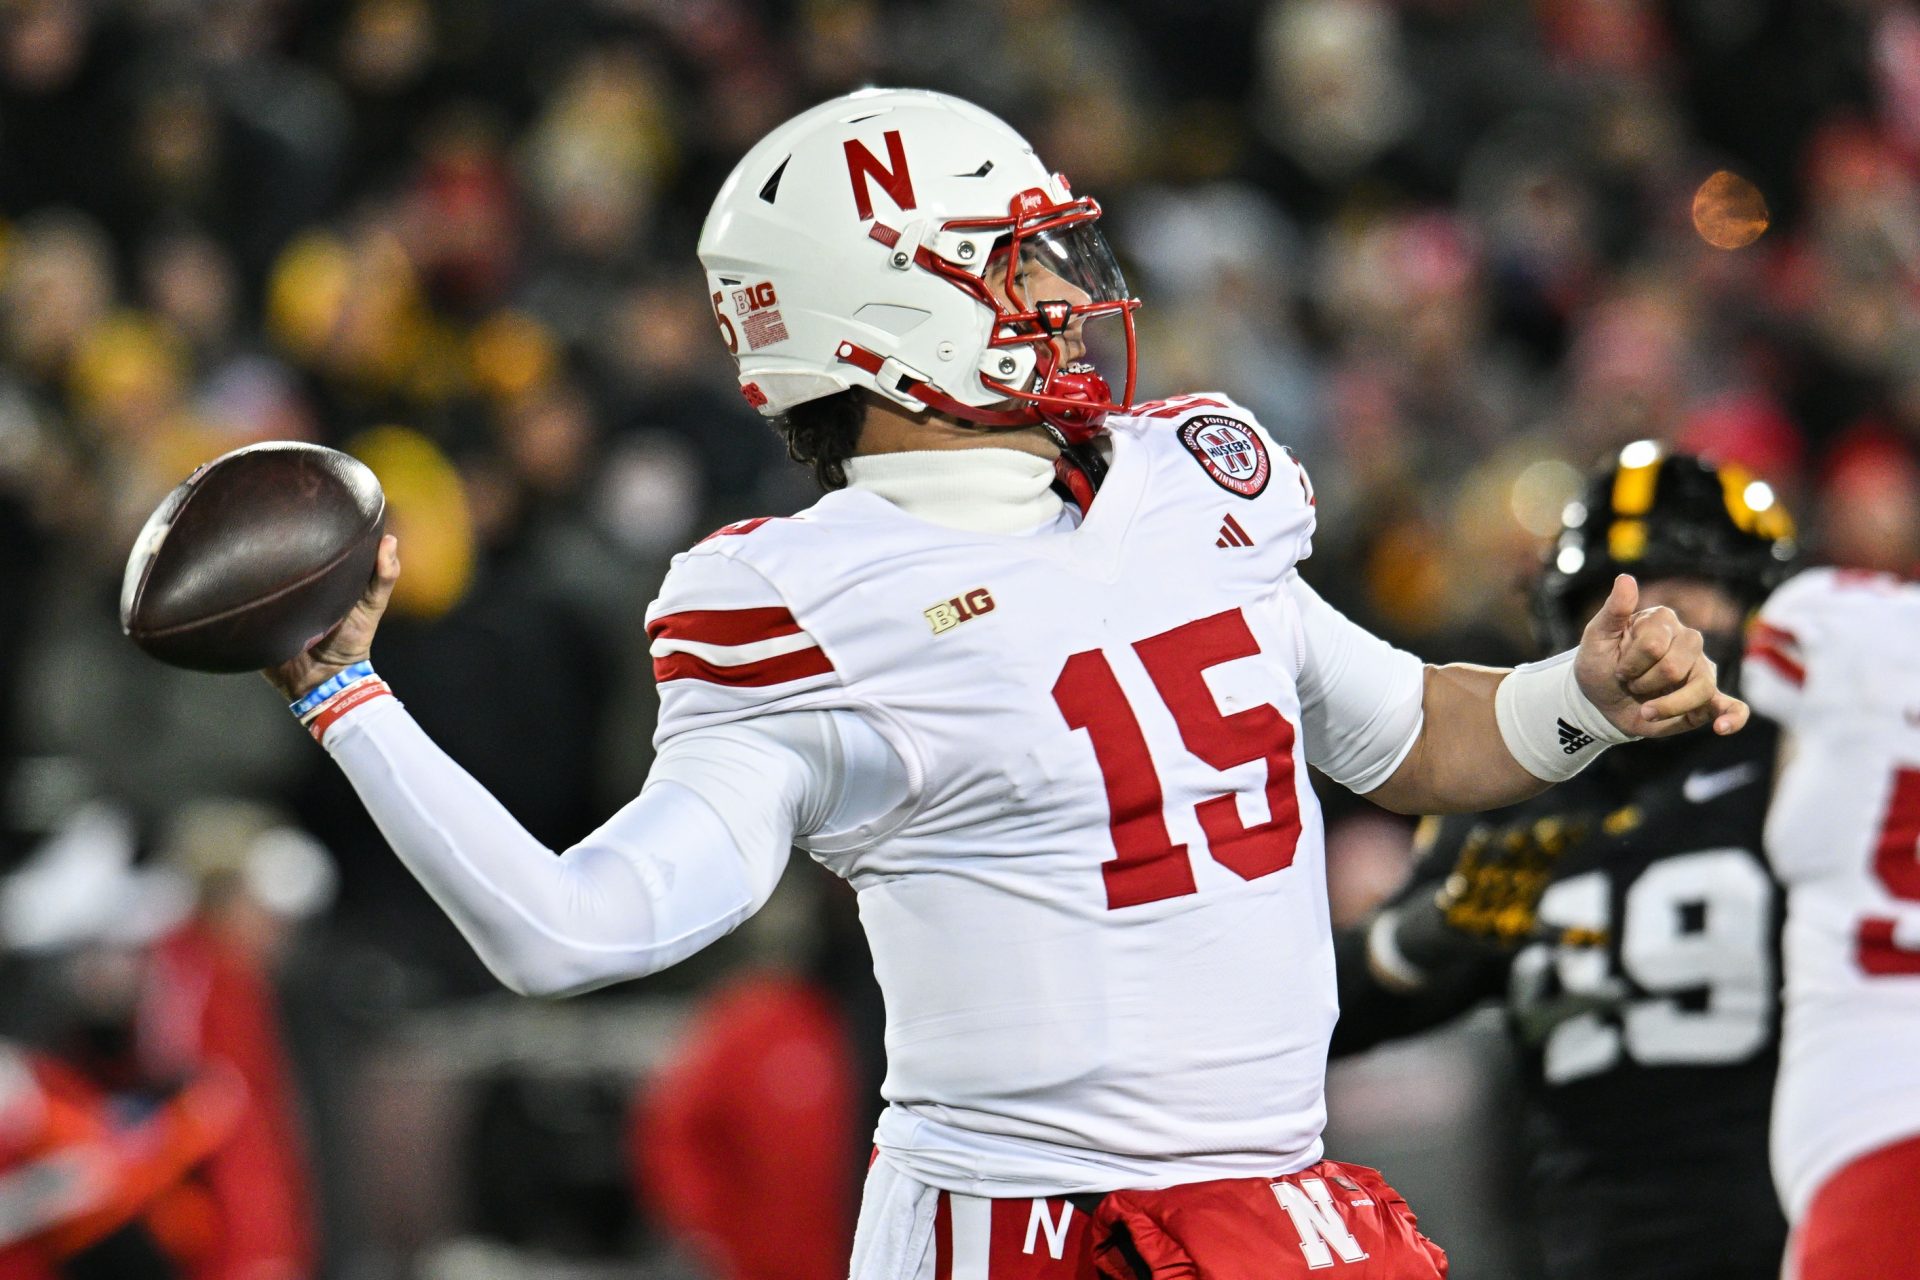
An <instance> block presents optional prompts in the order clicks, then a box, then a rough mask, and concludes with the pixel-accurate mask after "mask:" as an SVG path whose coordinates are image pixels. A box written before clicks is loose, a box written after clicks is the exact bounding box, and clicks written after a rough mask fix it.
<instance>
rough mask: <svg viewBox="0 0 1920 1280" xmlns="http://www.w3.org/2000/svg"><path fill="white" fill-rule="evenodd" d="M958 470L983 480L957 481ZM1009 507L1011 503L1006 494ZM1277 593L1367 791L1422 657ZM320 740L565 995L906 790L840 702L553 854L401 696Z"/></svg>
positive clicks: (701, 745)
mask: <svg viewBox="0 0 1920 1280" xmlns="http://www.w3.org/2000/svg"><path fill="white" fill-rule="evenodd" d="M873 461H876V462H881V465H879V466H878V467H874V468H871V469H870V470H871V471H872V473H873V474H871V475H862V474H860V473H859V472H858V471H857V470H856V468H854V467H849V473H850V474H852V475H853V476H854V480H855V482H856V483H860V482H861V481H862V480H865V481H867V483H866V484H865V485H863V487H871V488H873V489H875V490H876V491H877V492H880V493H881V494H882V495H883V496H885V497H887V498H888V499H889V500H890V501H893V502H895V503H897V504H898V505H900V506H901V507H903V508H905V509H906V510H908V511H911V512H913V513H915V514H916V515H923V516H925V517H926V518H933V517H934V516H935V515H937V516H938V517H939V519H938V521H937V522H938V523H947V524H958V523H961V522H962V520H963V519H964V518H965V512H966V510H967V508H965V507H963V506H958V505H956V504H953V503H952V502H951V495H952V494H953V493H954V492H955V491H956V490H959V491H962V492H966V491H968V490H969V488H971V491H972V492H974V493H983V492H984V493H988V494H1004V495H1005V498H1004V500H1003V501H1002V502H1000V503H997V504H988V506H989V509H988V510H986V511H984V512H981V513H979V514H977V515H976V516H975V517H974V518H973V520H972V521H969V522H968V523H975V524H978V526H979V527H980V528H983V529H992V530H993V531H996V532H1004V531H1006V526H1008V525H1010V524H1018V525H1020V526H1021V527H1024V528H1028V529H1031V530H1033V531H1034V532H1036V533H1039V532H1042V531H1045V530H1050V529H1055V528H1058V527H1060V526H1062V525H1066V524H1069V523H1070V521H1071V513H1069V512H1063V511H1062V509H1061V508H1060V507H1059V505H1058V499H1057V498H1053V496H1052V495H1051V493H1047V492H1045V491H1044V488H1043V487H1042V488H1041V489H1039V490H1036V486H1035V482H1036V481H1037V480H1038V479H1039V477H1038V475H1037V473H1034V462H1035V460H1033V459H1031V458H1029V457H1028V456H1027V455H1024V454H1016V453H1013V451H1010V450H1001V449H978V450H966V451H956V452H955V453H953V454H948V455H946V456H943V457H941V458H939V459H937V460H935V461H937V463H938V464H939V465H938V466H918V465H914V461H915V460H914V458H913V457H912V456H911V455H909V456H908V458H907V465H902V466H891V465H888V463H887V462H882V461H881V460H877V459H876V460H873ZM968 470H974V471H977V472H978V475H977V476H975V477H973V478H974V479H975V480H977V481H978V483H977V484H975V485H972V486H968V485H967V483H966V482H967V480H968V476H967V475H965V474H963V473H964V472H966V471H968ZM1029 473H1034V474H1029ZM921 489H924V490H925V495H924V496H925V498H926V501H925V502H924V503H922V502H918V501H916V496H917V495H918V494H919V492H920V490H921ZM1047 499H1051V500H1052V505H1049V503H1048V501H1047ZM1010 504H1017V512H1009V511H1008V510H1006V509H1003V508H1005V507H1007V506H1008V505H1010ZM976 510H977V509H976ZM1284 589H1285V590H1288V591H1290V592H1291V593H1292V594H1293V597H1294V600H1295V603H1296V606H1297V607H1298V609H1299V612H1300V616H1301V618H1302V621H1303V624H1304V628H1305V645H1306V657H1307V663H1306V669H1305V670H1304V671H1303V673H1302V678H1301V696H1302V706H1303V712H1304V717H1303V718H1304V720H1305V722H1306V730H1307V731H1306V734H1305V737H1306V741H1307V744H1308V748H1309V751H1308V758H1309V759H1310V760H1312V761H1313V762H1314V763H1315V764H1316V765H1319V766H1320V767H1322V768H1324V769H1326V770H1327V771H1328V772H1329V773H1330V774H1331V775H1332V776H1333V777H1335V778H1336V779H1337V780H1340V781H1342V782H1345V783H1347V785H1349V786H1353V787H1355V788H1356V789H1358V790H1370V789H1372V787H1374V786H1378V785H1379V784H1380V783H1381V782H1382V781H1384V780H1385V779H1386V778H1387V777H1388V776H1389V775H1390V774H1391V773H1392V771H1393V769H1394V768H1396V767H1397V766H1398V764H1399V762H1400V760H1401V759H1402V758H1404V756H1405V755H1406V752H1407V750H1408V749H1409V748H1410V747H1411V745H1412V743H1413V740H1414V739H1415V738H1416V737H1417V736H1418V734H1419V732H1420V727H1421V717H1420V688H1421V666H1420V663H1419V661H1418V660H1417V659H1415V658H1413V657H1412V656H1411V655H1408V654H1406V653H1403V652H1400V651H1398V650H1394V649H1392V648H1391V647H1389V646H1387V645H1386V644H1384V643H1383V642H1381V641H1379V640H1378V639H1376V638H1375V637H1373V636H1372V635H1370V634H1369V633H1367V632H1366V631H1364V630H1362V629H1361V628H1359V627H1357V626H1355V625H1354V624H1353V623H1352V622H1350V621H1348V620H1347V619H1346V618H1345V617H1343V616H1341V615H1340V614H1339V613H1338V612H1337V611H1335V610H1334V609H1333V608H1332V607H1331V606H1329V605H1327V604H1326V603H1325V602H1324V601H1321V600H1320V598H1319V597H1318V596H1317V595H1314V594H1313V593H1312V591H1311V589H1309V588H1307V587H1305V586H1304V584H1301V583H1300V582H1299V580H1298V578H1297V577H1292V578H1290V579H1289V581H1288V584H1287V586H1286V587H1285V588H1284ZM396 692H398V693H402V694H404V692H405V691H404V690H397V691H396ZM326 749H327V751H328V752H329V753H330V754H331V755H332V756H333V757H334V759H335V760H336V761H338V762H339V765H340V767H341V769H342V770H343V771H344V772H345V773H346V775H347V778H348V779H349V780H350V781H351V782H352V784H353V787H354V790H355V791H356V792H358V793H359V795H360V798H361V801H362V802H363V803H364V804H365V805H366V807H367V811H368V812H369V813H370V814H372V816H373V819H374V821H375V822H376V823H377V824H378V825H379V827H380V830H381V832H382V833H383V834H384V835H385V836H386V838H387V841H388V843H390V844H391V845H392V846H393V849H394V851H395V853H397V854H398V855H399V857H400V859H401V861H402V862H404V863H405V864H406V866H407V868H408V869H409V870H410V871H411V872H412V873H413V874H414V876H415V877H416V878H418V879H419V881H420V882H421V884H422V885H424V886H425V887H426V889H427V891H428V892H429V893H430V894H432V896H433V898H434V900H435V901H436V902H438V903H439V904H440V906H441V908H442V909H443V910H444V911H446V913H447V915H448V916H449V917H450V918H451V919H452V920H453V922H454V923H455V924H456V925H457V926H458V927H459V929H460V931H461V933H462V934H464V935H465V936H466V938H467V941H468V942H469V943H470V944H471V945H472V946H473V948H474V950H475V951H476V952H477V953H478V954H479V956H480V958H481V960H482V961H484V962H485V963H486V965H487V967H488V968H489V969H490V970H491V971H492V972H493V974H494V975H495V976H496V977H497V978H499V979H500V981H501V982H502V983H504V984H505V985H506V986H508V987H509V988H511V989H512V990H514V991H517V992H520V993H521V994H525V995H546V996H563V995H574V994H578V993H580V992H584V991H590V990H593V989H594V988H596V987H602V986H606V985H608V984H609V983H614V982H620V981H623V980H626V979H629V978H636V977H641V976H644V975H646V974H649V973H653V972H656V971H657V970H660V969H663V968H666V967H667V966H668V965H671V964H674V963H676V962H678V961H680V960H683V959H685V958H686V957H688V956H690V955H692V954H693V953H694V952H696V951H698V950H700V949H701V948H702V947H705V946H706V945H708V944H709V943H711V942H713V941H714V940H716V939H718V938H720V937H722V936H723V935H725V934H726V933H728V932H730V931H731V930H733V929H734V928H735V927H737V926H738V925H739V924H740V923H741V922H742V921H743V920H745V919H746V918H747V917H748V916H750V915H752V914H753V913H754V912H755V911H757V910H759V909H760V907H761V906H762V905H764V904H765V903H766V901H767V899H768V898H769V897H770V896H771V895H772V893H773V890H774V887H775V885H776V884H778V882H779V879H780V875H781V872H782V871H783V870H784V869H785V867H786V864H787V861H788V858H789V856H790V854H791V850H792V846H793V844H794V842H795V840H796V839H800V838H804V837H808V836H816V837H819V836H832V835H834V834H836V833H843V832H851V831H854V830H856V829H858V828H860V827H862V826H865V825H867V824H870V823H873V822H876V821H878V820H880V819H881V818H883V817H885V816H886V815H888V814H890V813H893V812H894V811H895V810H897V809H898V808H899V807H900V806H901V805H902V804H903V803H905V801H906V800H907V798H908V795H909V792H910V785H911V784H910V781H909V775H908V770H907V767H906V765H905V763H904V762H903V761H902V760H901V759H900V757H899V756H898V755H897V754H896V753H895V752H894V750H893V748H892V747H891V746H890V745H889V744H888V743H887V742H886V740H885V739H884V738H882V737H881V735H880V734H879V732H878V731H877V730H875V729H874V728H873V727H872V726H871V725H870V724H868V723H867V722H866V721H865V720H863V719H862V718H860V717H859V716H858V715H856V714H854V713H852V712H848V711H801V712H789V713H783V714H779V715H768V716H761V717H758V718H756V719H753V720H751V721H748V722H742V723H737V724H729V725H723V726H718V727H714V728H707V729H698V730H690V731H688V732H685V733H681V734H677V735H675V736H674V737H673V738H671V739H670V740H669V741H668V742H667V743H666V744H665V746H664V747H663V748H662V750H661V752H660V755H659V756H658V757H657V758H656V760H655V761H654V766H653V769H652V771H651V773H650V774H649V776H648V779H647V783H646V785H645V786H644V787H643V788H642V790H641V792H640V794H639V796H638V797H636V798H635V799H634V800H632V801H631V802H629V803H628V804H627V805H626V806H625V807H623V808H622V809H621V810H620V811H619V812H618V813H616V814H614V815H613V816H612V817H611V818H609V819H608V820H607V821H606V822H605V823H603V824H602V825H601V826H600V828H599V829H598V830H596V831H594V832H593V833H592V834H591V835H589V836H588V837H587V838H586V839H585V840H582V841H581V842H580V843H579V844H577V845H575V846H574V847H573V848H571V849H568V850H566V851H565V852H563V853H561V854H559V855H558V856H556V855H555V854H554V853H553V851H552V850H550V849H548V848H546V847H545V846H544V845H542V844H541V843H540V842H539V841H538V840H536V839H534V838H533V836H531V835H530V834H528V832H527V831H526V829H525V828H524V827H522V826H521V825H520V824H519V822H518V821H516V820H515V819H514V817H513V815H512V814H510V813H508V812H507V810H506V809H505V808H504V807H503V806H502V805H501V804H500V802H499V801H497V800H495V799H494V798H493V796H492V795H490V794H489V793H488V792H487V791H486V789H485V788H483V787H481V786H480V784H479V783H477V782H475V781H474V780H473V778H472V777H471V776H469V775H468V774H467V772H466V771H465V770H464V769H462V768H461V767H460V766H459V765H458V764H456V763H455V762H454V761H453V759H452V758H451V757H449V756H448V755H447V754H446V753H445V752H444V751H442V750H441V749H440V748H439V747H438V746H437V745H436V744H435V743H434V742H433V740H432V739H430V738H429V737H428V736H427V735H426V733H425V732H424V731H423V730H422V729H421V728H420V726H419V725H418V724H417V723H416V722H415V721H414V719H413V717H412V716H411V715H409V714H407V711H406V709H405V708H404V707H403V706H402V705H401V704H400V703H399V702H398V701H396V700H394V699H388V698H383V699H379V700H376V701H374V702H371V703H369V704H367V705H366V706H364V707H361V708H357V709H355V710H353V711H350V712H348V713H347V714H346V715H345V716H343V717H342V718H341V719H340V720H339V721H338V722H336V723H335V724H334V725H333V727H332V728H331V730H329V732H328V733H327V735H326Z"/></svg>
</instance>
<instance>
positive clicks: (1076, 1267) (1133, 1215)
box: [933, 1160, 1447, 1280]
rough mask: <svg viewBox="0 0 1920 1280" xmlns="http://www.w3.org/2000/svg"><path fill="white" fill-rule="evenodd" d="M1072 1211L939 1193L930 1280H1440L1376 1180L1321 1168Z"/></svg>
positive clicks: (1429, 1245) (1433, 1257)
mask: <svg viewBox="0 0 1920 1280" xmlns="http://www.w3.org/2000/svg"><path fill="white" fill-rule="evenodd" d="M1093 1199H1094V1198H1093V1197H1075V1198H1074V1199H1073V1200H1064V1199H1058V1198H1055V1199H1048V1200H982V1199H977V1198H975V1197H972V1196H961V1195H949V1194H947V1193H945V1192H943V1193H941V1196H940V1202H939V1208H938V1210H937V1211H936V1213H935V1216H934V1235H933V1241H934V1280H1289V1277H1300V1278H1302V1280H1304V1278H1305V1277H1309V1276H1313V1277H1317V1278H1318V1277H1324V1280H1444V1278H1445V1276H1446V1274H1447V1256H1446V1254H1444V1253H1442V1252H1441V1251H1440V1247H1439V1246H1438V1245H1436V1244H1434V1243H1433V1242H1432V1241H1431V1240H1428V1239H1427V1238H1426V1237H1425V1236H1423V1235H1421V1234H1420V1232H1419V1231H1418V1229H1417V1228H1416V1227H1415V1225H1414V1217H1413V1213H1412V1211H1411V1210H1409V1209H1408V1208H1407V1203H1406V1201H1405V1200H1402V1199H1401V1198H1400V1194H1399V1193H1398V1192H1396V1191H1395V1190H1394V1189H1393V1188H1392V1187H1390V1186H1388V1185H1387V1182H1386V1179H1384V1178H1382V1177H1381V1176H1380V1175H1379V1174H1378V1173H1376V1172H1375V1171H1374V1170H1372V1169H1368V1168H1365V1167H1363V1166H1361V1165H1356V1164H1340V1163H1337V1162H1335V1161H1332V1160H1323V1161H1322V1162H1320V1163H1319V1164H1317V1165H1314V1166H1313V1167H1312V1168H1310V1169H1303V1170H1301V1171H1300V1172H1299V1173H1293V1174H1288V1175H1287V1176H1285V1177H1283V1178H1274V1179H1271V1180H1269V1179H1266V1178H1233V1179H1226V1180H1221V1181H1217V1182H1197V1183H1192V1184H1190V1185H1187V1186H1184V1187H1170V1188H1168V1189H1166V1190H1164V1191H1116V1192H1112V1193H1110V1194H1108V1195H1106V1196H1103V1197H1098V1203H1097V1205H1096V1204H1093V1203H1091V1201H1092V1200H1093Z"/></svg>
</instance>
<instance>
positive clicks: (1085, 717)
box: [1053, 609, 1300, 910]
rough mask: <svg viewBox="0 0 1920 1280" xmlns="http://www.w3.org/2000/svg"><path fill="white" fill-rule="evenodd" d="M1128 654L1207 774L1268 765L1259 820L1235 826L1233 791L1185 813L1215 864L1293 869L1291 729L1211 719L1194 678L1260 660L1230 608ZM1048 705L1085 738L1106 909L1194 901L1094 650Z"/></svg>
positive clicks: (1138, 744) (1160, 801)
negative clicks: (1096, 779)
mask: <svg viewBox="0 0 1920 1280" xmlns="http://www.w3.org/2000/svg"><path fill="white" fill-rule="evenodd" d="M1133 651H1134V652H1135V653H1136V654H1138V655H1139V656H1140V662H1141V664H1142V665H1143V666H1145V667H1146V669H1147V675H1148V676H1150V677H1151V678H1152V680H1153V686H1154V688H1155V689H1156V690H1158V691H1159V694H1160V700H1161V701H1162V702H1164V703H1166V704H1167V710H1169V711H1171V712H1172V713H1173V719H1174V723H1176V724H1177V725H1179V727H1180V740H1181V742H1183V743H1184V744H1186V748H1187V750H1188V751H1191V752H1192V753H1193V754H1194V755H1195V756H1197V757H1199V758H1200V759H1201V760H1203V761H1205V762H1206V763H1207V764H1209V765H1212V766H1213V767H1214V768H1216V769H1222V770H1225V769H1231V768H1233V767H1235V766H1236V765H1243V764H1250V763H1252V762H1253V761H1255V760H1265V761H1266V762H1267V809H1268V814H1269V816H1268V818H1267V820H1266V821H1265V822H1262V823H1258V824H1256V825H1254V826H1248V825H1247V824H1246V823H1244V822H1243V821H1241V819H1240V812H1239V806H1238V802H1237V801H1236V799H1235V796H1234V793H1233V792H1231V791H1227V792H1223V793H1221V794H1220V795H1216V796H1210V797H1208V798H1207V799H1205V800H1202V801H1201V802H1200V803H1199V804H1198V805H1196V806H1195V808H1194V813H1195V816H1196V817H1198V818H1199V820H1200V829H1201V830H1202V831H1204V832H1206V835H1207V847H1208V850H1209V851H1210V852H1211V853H1212V855H1213V859H1214V861H1216V862H1218V863H1220V864H1221V865H1222V866H1224V867H1226V868H1227V869H1228V870H1230V871H1232V872H1234V873H1235V874H1236V875H1238V876H1239V877H1240V878H1241V879H1243V880H1254V879H1258V878H1259V877H1261V876H1264V875H1271V874H1272V873H1274V872H1275V871H1280V870H1283V869H1285V868H1287V867H1290V866H1292V865H1293V852H1294V847H1295V846H1296V845H1297V844H1299V842H1300V801H1299V798H1298V797H1297V796H1296V795H1295V794H1294V790H1293V726H1292V725H1291V724H1289V723H1287V719H1286V717H1285V716H1283V715H1281V714H1280V712H1279V711H1277V710H1276V709H1275V708H1273V707H1271V706H1265V705H1262V706H1258V707H1249V708H1247V709H1246V710H1245V711H1236V712H1234V713H1233V714H1232V715H1223V714H1221V711H1220V708H1219V706H1218V705H1217V704H1216V703H1215V702H1214V700H1213V693H1212V691H1211V690H1209V689H1208V688H1207V682H1206V679H1205V676H1204V674H1203V673H1204V672H1205V671H1206V670H1207V669H1208V668H1209V667H1217V666H1219V665H1220V664H1221V663H1223V662H1232V661H1233V660H1234V659H1236V658H1251V657H1253V656H1254V655H1255V654H1257V653H1259V652H1260V642H1259V641H1258V640H1256V639H1254V636H1253V632H1252V630H1251V629H1250V628H1249V627H1248V626H1247V620H1246V618H1245V617H1244V616H1243V615H1242V614H1241V613H1240V611H1239V610H1238V609H1229V610H1228V611H1227V612H1225V613H1216V614H1214V615H1213V616H1212V617H1210V618H1201V619H1199V620H1198V621H1196V622H1189V623H1186V624H1185V625H1183V626H1178V627H1175V628H1174V629H1173V630H1171V631H1167V632H1162V633H1161V634H1160V635H1157V636H1150V637H1148V638H1147V639H1145V640H1141V641H1139V642H1137V643H1136V644H1135V645H1134V646H1133ZM1053 700H1054V702H1055V703H1057V704H1058V705H1059V707H1060V714H1061V715H1063V716H1064V717H1066V721H1067V725H1068V727H1069V728H1072V729H1085V730H1086V731H1087V737H1088V738H1089V739H1091V740H1092V743H1093V754H1094V758H1095V759H1096V760H1097V761H1098V762H1099V765H1100V776H1101V778H1102V779H1103V780H1104V781H1105V783H1106V788H1107V809H1108V813H1109V818H1108V826H1109V829H1110V830H1111V831H1112V833H1113V848H1114V854H1115V856H1114V857H1112V858H1110V859H1108V860H1107V862H1106V864H1105V865H1104V866H1102V867H1101V868H1100V870H1101V874H1102V875H1103V876H1104V877H1105V878H1106V883H1107V907H1108V909H1109V910H1118V909H1120V908H1121V907H1137V906H1140V905H1141V904H1142V903H1147V902H1158V901H1160V900H1161V899H1163V898H1177V897H1180V896H1181V895H1183V894H1188V893H1192V892H1194V882H1193V864H1192V863H1191V862H1189V861H1188V859H1187V847H1186V846H1185V845H1180V844H1175V843H1174V842H1173V836H1172V834H1171V833H1169V832H1168V830H1167V817H1166V812H1165V800H1164V798H1163V796H1162V794H1161V790H1160V778H1159V775H1158V774H1156V773H1155V772H1154V768H1153V757H1152V756H1150V755H1149V754H1148V753H1147V740H1146V737H1145V736H1144V735H1143V734H1142V733H1141V732H1140V722H1139V721H1138V720H1137V719H1135V717H1134V714H1133V709H1132V708H1131V707H1129V706H1128V705H1127V699H1126V695H1125V694H1124V693H1122V692H1121V690H1120V683H1119V681H1117V680H1116V679H1114V675H1113V667H1112V666H1111V665H1110V664H1109V663H1108V662H1107V657H1106V655H1105V654H1104V653H1102V652H1101V651H1100V650H1098V649H1089V650H1087V651H1086V652H1084V653H1076V654H1074V655H1073V656H1072V657H1071V658H1068V659H1067V665H1066V666H1065V668H1063V669H1062V670H1061V672H1060V678H1059V679H1058V680H1055V681H1054V683H1053Z"/></svg>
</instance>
